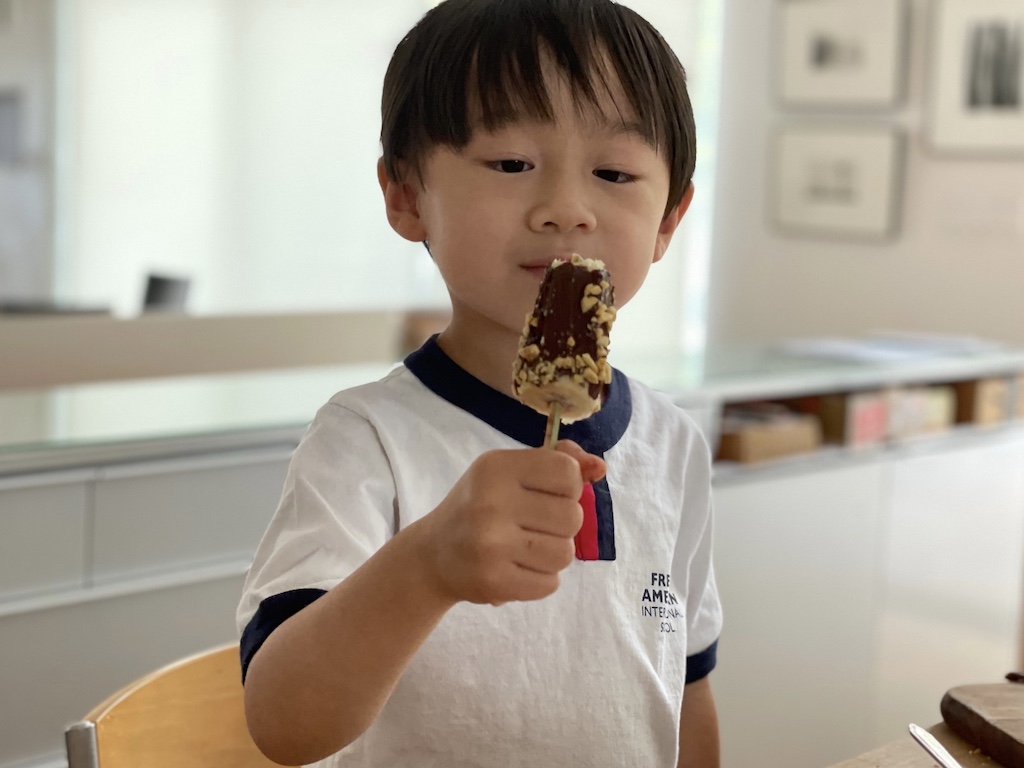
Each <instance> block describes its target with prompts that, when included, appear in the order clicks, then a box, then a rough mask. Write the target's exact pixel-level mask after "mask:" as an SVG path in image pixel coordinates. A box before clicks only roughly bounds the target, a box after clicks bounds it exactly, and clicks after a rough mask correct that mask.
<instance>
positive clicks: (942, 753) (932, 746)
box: [908, 723, 964, 768]
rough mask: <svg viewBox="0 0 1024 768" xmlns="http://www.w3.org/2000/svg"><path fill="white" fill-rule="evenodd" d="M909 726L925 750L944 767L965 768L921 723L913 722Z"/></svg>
mask: <svg viewBox="0 0 1024 768" xmlns="http://www.w3.org/2000/svg"><path fill="white" fill-rule="evenodd" d="M908 727H909V728H910V735H911V736H913V737H914V739H915V740H916V741H917V743H918V744H920V745H921V746H922V747H924V751H925V752H927V753H928V754H929V755H931V756H932V757H933V758H934V759H935V760H936V761H937V762H938V764H939V765H941V766H942V768H964V767H963V766H962V765H960V763H959V762H958V761H957V760H956V758H954V757H953V756H952V755H951V754H949V752H947V751H946V748H945V747H944V746H942V745H941V744H940V743H939V740H938V739H936V738H935V737H934V736H932V735H931V734H930V733H928V731H926V730H925V729H924V728H922V727H921V726H920V725H914V724H913V723H911V724H910V725H909V726H908Z"/></svg>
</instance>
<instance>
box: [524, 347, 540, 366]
mask: <svg viewBox="0 0 1024 768" xmlns="http://www.w3.org/2000/svg"><path fill="white" fill-rule="evenodd" d="M519 356H520V357H521V358H523V360H526V361H527V362H532V361H533V360H536V359H537V358H538V357H540V347H538V346H537V345H536V344H530V345H529V346H527V347H523V348H522V349H520V350H519Z"/></svg>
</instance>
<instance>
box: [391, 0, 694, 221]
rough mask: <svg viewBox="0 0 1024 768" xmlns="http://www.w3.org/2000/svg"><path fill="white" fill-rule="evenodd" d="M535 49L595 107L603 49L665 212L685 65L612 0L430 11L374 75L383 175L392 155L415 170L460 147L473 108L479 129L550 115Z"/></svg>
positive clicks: (678, 141) (681, 128)
mask: <svg viewBox="0 0 1024 768" xmlns="http://www.w3.org/2000/svg"><path fill="white" fill-rule="evenodd" d="M545 54H546V55H550V56H551V57H552V60H553V62H554V63H555V65H556V66H557V67H558V69H559V70H560V71H561V72H562V73H563V74H564V76H565V77H566V78H567V80H568V82H569V84H570V86H571V89H572V93H573V98H574V99H575V100H576V104H577V106H578V107H582V106H584V105H587V104H589V105H593V106H597V105H598V99H599V98H600V95H601V92H602V90H603V89H605V87H606V77H607V75H606V74H605V72H604V71H603V62H604V56H605V55H607V60H608V62H609V63H610V64H611V70H612V72H611V73H612V74H613V75H614V76H615V77H617V78H618V80H619V83H620V84H621V87H622V90H623V92H624V93H625V96H626V98H627V100H628V101H629V107H630V108H631V109H632V111H633V114H634V115H635V116H636V118H637V120H638V121H639V123H640V128H641V130H642V132H643V135H644V138H645V139H646V140H647V141H648V142H650V143H651V145H652V146H654V147H655V148H656V149H658V151H659V152H661V153H662V154H663V155H664V157H665V158H666V159H667V161H668V164H669V172H670V176H669V179H670V180H669V194H668V204H667V206H666V208H665V214H666V215H667V214H668V212H669V211H671V210H672V209H673V208H674V207H675V206H677V205H678V204H679V203H680V201H681V200H682V198H683V194H684V193H685V191H686V188H687V186H688V185H689V184H690V181H691V179H692V178H693V170H694V163H695V161H696V152H697V144H696V129H695V126H694V120H693V108H692V106H691V104H690V98H689V95H688V93H687V90H686V73H685V72H684V70H683V67H682V65H681V64H680V63H679V60H678V59H677V58H676V56H675V54H674V53H673V52H672V50H671V48H669V46H668V44H667V43H666V42H665V40H664V39H663V38H662V37H661V35H660V34H659V33H658V32H657V30H655V29H654V27H652V26H651V25H650V23H648V22H647V21H646V20H645V19H643V18H642V17H641V16H639V15H638V14H637V13H635V12H634V11H632V10H630V9H629V8H626V7H624V6H621V5H619V4H617V3H615V2H613V1H612V0H446V1H445V2H443V3H441V4H440V5H439V6H437V7H436V8H434V9H432V10H431V11H429V12H428V13H427V14H426V15H425V16H424V17H423V18H422V19H421V20H420V21H419V23H418V24H416V26H415V27H413V29H412V30H411V31H410V32H409V34H408V35H406V36H405V38H404V39H403V40H402V41H401V42H400V43H399V44H398V47H397V48H396V49H395V53H394V55H393V56H392V58H391V64H390V65H389V66H388V71H387V75H386V76H385V77H384V93H383V99H382V102H381V117H382V126H381V144H382V146H383V153H384V167H385V169H386V171H387V174H388V176H389V177H390V178H391V179H397V178H399V171H398V165H399V161H402V162H404V163H406V164H407V165H408V166H409V167H410V168H411V169H412V170H413V171H415V172H416V173H417V174H421V173H422V162H423V160H424V159H425V158H426V156H427V154H428V153H429V152H430V150H431V149H432V148H433V147H434V146H436V145H439V144H440V145H446V146H450V147H452V148H454V149H456V150H459V149H462V148H463V147H465V146H466V145H467V144H468V143H469V141H470V139H471V134H472V128H473V118H474V116H475V115H477V114H478V117H479V119H480V122H481V124H482V126H483V127H484V128H485V129H486V130H495V129H497V128H500V127H501V126H503V125H506V124H508V123H510V122H512V121H514V120H517V119H521V118H534V119H540V120H551V119H552V117H553V111H552V107H551V101H550V98H549V95H548V93H547V89H546V88H545V83H544V76H543V71H542V68H541V62H542V56H543V55H545ZM471 79H472V80H473V82H472V83H471V82H470V81H471ZM471 100H472V103H471Z"/></svg>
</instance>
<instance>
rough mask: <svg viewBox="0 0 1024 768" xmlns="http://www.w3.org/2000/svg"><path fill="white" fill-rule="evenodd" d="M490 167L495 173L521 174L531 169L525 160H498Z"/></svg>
mask: <svg viewBox="0 0 1024 768" xmlns="http://www.w3.org/2000/svg"><path fill="white" fill-rule="evenodd" d="M491 165H492V167H493V168H494V169H495V170H496V171H501V172H502V173H522V172H523V171H528V170H530V168H532V167H533V166H532V165H530V164H529V163H528V162H526V161H525V160H498V161H497V162H496V163H492V164H491Z"/></svg>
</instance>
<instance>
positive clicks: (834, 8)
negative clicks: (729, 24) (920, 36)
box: [776, 0, 909, 109]
mask: <svg viewBox="0 0 1024 768" xmlns="http://www.w3.org/2000/svg"><path fill="white" fill-rule="evenodd" d="M777 1H778V5H777V6H776V9H777V14H778V15H777V36H776V37H777V39H778V40H779V46H778V49H777V62H776V68H777V74H778V77H777V79H778V90H779V98H780V100H781V101H782V103H783V104H785V105H787V106H793V107H842V108H868V109H872V108H874V109H884V108H890V107H894V106H896V105H898V104H900V103H901V102H902V101H903V99H904V97H905V81H906V55H907V33H908V19H909V10H908V6H907V4H906V1H905V0H777Z"/></svg>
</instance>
